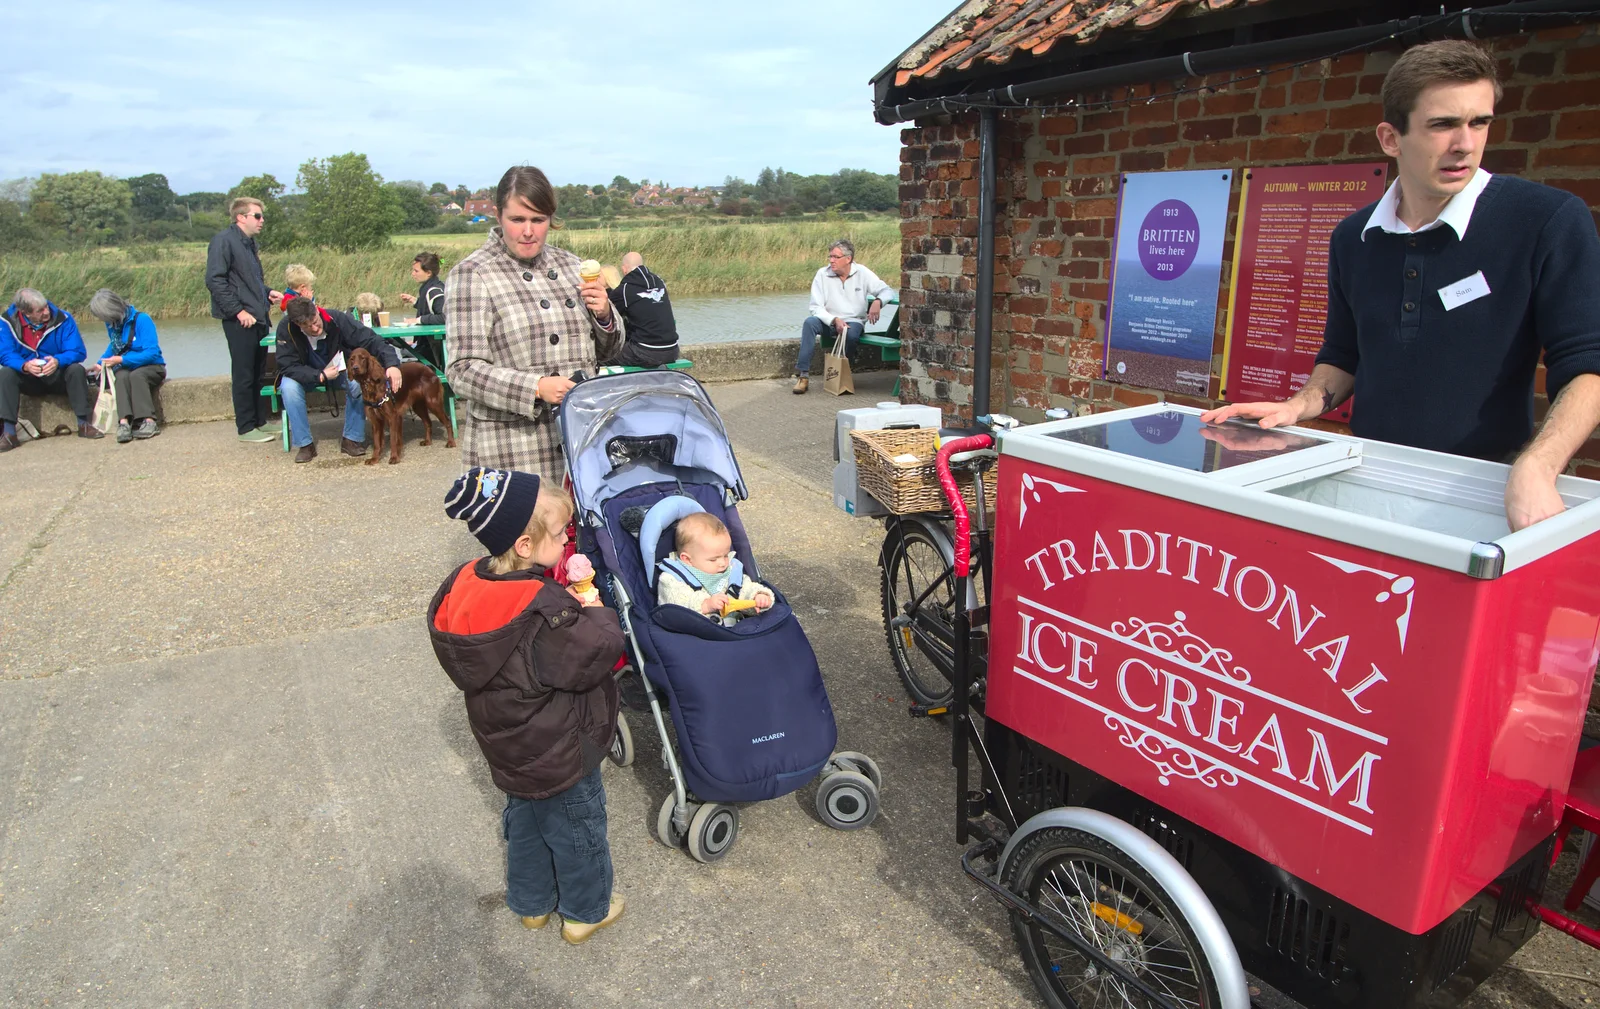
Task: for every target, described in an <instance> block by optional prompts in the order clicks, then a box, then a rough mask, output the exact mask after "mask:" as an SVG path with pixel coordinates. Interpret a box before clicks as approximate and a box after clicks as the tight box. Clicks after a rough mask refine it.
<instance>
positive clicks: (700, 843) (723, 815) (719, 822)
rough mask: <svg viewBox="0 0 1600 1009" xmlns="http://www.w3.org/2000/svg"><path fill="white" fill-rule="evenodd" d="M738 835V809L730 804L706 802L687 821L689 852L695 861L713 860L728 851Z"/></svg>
mask: <svg viewBox="0 0 1600 1009" xmlns="http://www.w3.org/2000/svg"><path fill="white" fill-rule="evenodd" d="M738 837H739V811H738V810H737V809H735V808H733V807H732V806H723V805H720V804H717V803H707V804H706V805H704V806H701V807H700V808H699V809H697V810H695V811H694V819H693V820H690V821H689V854H690V855H692V856H694V860H695V861H696V862H715V861H717V860H718V859H720V858H722V857H723V856H724V855H726V854H727V853H728V849H729V848H732V847H733V842H734V841H735V840H737V839H738Z"/></svg>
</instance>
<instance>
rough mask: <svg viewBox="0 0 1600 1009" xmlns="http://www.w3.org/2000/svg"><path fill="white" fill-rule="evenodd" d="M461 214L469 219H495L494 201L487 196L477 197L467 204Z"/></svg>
mask: <svg viewBox="0 0 1600 1009" xmlns="http://www.w3.org/2000/svg"><path fill="white" fill-rule="evenodd" d="M461 212H462V213H463V214H466V215H467V216H468V217H493V216H494V200H493V199H491V198H489V197H486V196H484V197H478V196H475V197H473V198H472V199H470V200H468V201H467V202H466V204H465V205H464V206H463V207H462V208H461Z"/></svg>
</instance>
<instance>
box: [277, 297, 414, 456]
mask: <svg viewBox="0 0 1600 1009" xmlns="http://www.w3.org/2000/svg"><path fill="white" fill-rule="evenodd" d="M357 347H360V348H361V349H363V350H365V351H366V352H367V353H369V354H371V355H372V356H373V357H375V358H377V359H378V360H379V361H381V362H382V363H383V367H384V370H385V372H386V374H387V376H388V379H389V388H390V389H398V388H400V384H401V376H400V358H399V355H397V354H395V352H394V348H393V347H391V346H389V345H388V344H387V343H384V342H383V341H382V340H380V339H379V338H378V334H377V333H374V332H373V331H372V330H370V329H368V328H367V327H366V326H363V325H362V324H361V323H359V322H357V321H356V320H355V319H354V318H352V317H351V316H350V315H349V313H346V312H338V311H330V310H329V309H326V308H318V307H317V306H316V304H314V303H313V302H312V300H311V299H310V298H294V299H292V300H291V301H290V302H289V307H288V308H286V309H284V310H283V320H282V321H281V322H279V323H278V373H279V375H280V376H282V377H281V379H280V381H279V383H278V392H279V394H280V395H282V396H283V417H284V420H285V422H286V423H288V425H289V442H290V444H291V445H293V446H294V447H295V448H298V449H299V450H300V451H299V452H297V453H296V454H295V457H294V461H295V462H310V461H311V460H313V459H315V458H316V457H317V443H316V440H315V439H313V438H312V437H311V420H310V418H309V416H308V415H307V414H306V393H307V392H310V391H311V390H312V389H315V388H316V387H317V386H319V385H326V386H327V387H328V388H329V389H336V388H338V386H339V385H340V384H343V385H344V387H345V397H344V403H345V407H344V437H343V438H341V439H340V440H339V451H341V452H343V453H344V454H345V455H348V456H360V455H361V454H362V452H361V445H362V443H363V442H364V441H366V438H367V411H366V405H365V403H364V402H363V401H362V399H361V383H359V382H357V381H355V380H354V379H352V378H350V377H349V375H347V374H346V357H347V356H348V355H349V353H350V352H351V351H353V350H355V349H356V348H357Z"/></svg>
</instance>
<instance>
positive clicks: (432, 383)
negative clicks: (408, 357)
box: [347, 347, 456, 466]
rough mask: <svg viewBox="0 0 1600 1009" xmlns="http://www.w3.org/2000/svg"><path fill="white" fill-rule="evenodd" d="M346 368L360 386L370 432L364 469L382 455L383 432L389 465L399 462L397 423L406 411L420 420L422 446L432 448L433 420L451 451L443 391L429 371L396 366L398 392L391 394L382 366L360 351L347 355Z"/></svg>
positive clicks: (452, 441)
mask: <svg viewBox="0 0 1600 1009" xmlns="http://www.w3.org/2000/svg"><path fill="white" fill-rule="evenodd" d="M347 367H348V368H349V369H350V377H351V378H353V379H355V380H356V381H357V382H360V383H361V398H362V399H363V400H365V401H366V404H367V427H369V428H371V429H372V458H371V459H368V460H367V465H368V466H372V465H375V464H376V463H377V461H378V457H379V456H381V455H383V440H384V434H385V432H387V433H388V438H389V462H390V464H391V465H392V464H394V463H397V462H399V461H400V442H401V436H400V422H401V421H402V420H403V419H404V418H405V414H406V410H407V409H410V410H414V411H416V414H417V416H418V417H420V418H422V444H424V445H432V444H433V418H432V417H430V416H429V414H430V413H431V414H432V415H433V417H438V418H439V423H441V424H443V425H444V444H445V447H446V448H455V447H456V439H455V435H454V434H452V433H451V431H450V417H449V415H448V414H446V413H445V411H444V387H443V386H441V385H440V384H439V376H437V375H435V374H434V373H433V369H432V368H430V367H428V366H427V365H425V364H419V363H418V362H416V361H407V362H406V363H404V364H402V365H401V366H400V388H398V389H393V390H391V389H390V388H389V383H388V381H387V380H386V379H385V378H384V371H383V364H382V363H381V362H380V361H379V360H378V359H377V358H375V357H373V356H372V355H371V354H369V353H368V352H367V351H365V350H363V349H362V348H360V347H357V348H356V349H355V350H352V351H351V352H350V359H349V361H348V364H347Z"/></svg>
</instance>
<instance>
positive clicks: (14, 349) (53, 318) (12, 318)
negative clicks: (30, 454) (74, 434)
mask: <svg viewBox="0 0 1600 1009" xmlns="http://www.w3.org/2000/svg"><path fill="white" fill-rule="evenodd" d="M0 330H3V332H0V452H9V451H11V450H12V449H14V448H16V447H17V446H18V445H19V444H21V442H20V441H19V440H18V439H17V413H18V410H19V409H20V408H21V406H22V394H23V393H27V394H28V395H30V396H45V395H48V394H50V393H63V392H64V393H66V394H67V400H68V402H70V403H71V404H72V412H73V413H74V414H76V415H77V417H78V437H79V438H104V437H105V434H104V433H102V432H100V431H97V430H95V427H94V425H93V424H91V423H89V415H90V413H91V412H92V411H93V409H94V407H93V404H92V403H91V402H90V399H89V378H88V376H87V374H85V372H84V369H83V359H84V358H86V357H88V356H89V352H88V351H87V350H86V349H85V348H84V346H83V337H82V336H80V335H78V324H77V322H75V321H73V318H72V316H70V315H68V314H67V313H66V312H63V311H62V310H61V309H59V308H57V307H56V306H55V305H53V304H51V303H50V299H48V298H46V297H45V296H44V295H42V294H40V293H39V292H38V291H35V290H34V289H33V288H31V287H24V288H23V289H22V290H20V291H18V292H17V300H16V301H14V302H12V303H11V304H10V305H9V306H8V307H7V308H6V310H5V312H4V313H0Z"/></svg>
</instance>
